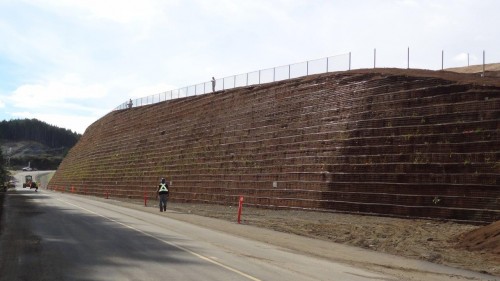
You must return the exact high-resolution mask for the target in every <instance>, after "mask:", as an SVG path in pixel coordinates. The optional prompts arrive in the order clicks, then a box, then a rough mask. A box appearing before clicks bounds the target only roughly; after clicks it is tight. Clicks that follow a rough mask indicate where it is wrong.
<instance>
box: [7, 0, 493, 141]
mask: <svg viewBox="0 0 500 281" xmlns="http://www.w3.org/2000/svg"><path fill="white" fill-rule="evenodd" d="M498 11H500V1H495V0H481V1H478V0H429V1H425V0H422V1H417V0H364V1H361V0H358V1H356V0H353V1H350V0H331V1H321V0H317V1H315V0H290V1H285V0H252V1H248V0H217V1H216V0H213V1H208V0H206V1H203V0H182V1H181V0H174V1H168V0H137V1H136V0H127V1H123V0H82V1H69V0H68V1H66V0H36V1H35V0H34V1H30V0H0V42H1V44H0V120H10V119H16V118H37V119H39V120H42V121H45V122H47V123H49V124H53V125H56V126H59V127H63V128H67V129H70V130H72V131H76V132H78V133H83V132H84V131H85V129H86V127H87V126H88V125H90V124H91V123H93V122H94V121H96V120H98V119H99V118H101V117H102V116H104V115H105V114H107V113H108V112H110V111H111V110H113V109H114V108H115V107H116V106H118V105H119V104H121V103H123V102H125V101H126V100H128V99H129V98H132V99H135V98H139V97H143V96H149V95H152V94H157V93H160V92H163V91H167V90H170V89H177V88H181V87H184V86H189V85H193V84H197V83H201V82H204V81H208V80H210V78H211V77H212V76H215V77H217V78H219V77H225V76H230V75H234V74H240V73H246V72H250V71H254V70H258V69H265V68H269V67H273V66H281V65H287V64H291V63H295V62H301V61H305V60H311V59H316V58H321V57H327V56H333V55H337V54H344V53H348V52H351V53H352V67H353V68H369V67H372V66H373V49H374V48H376V49H377V67H401V68H406V53H407V48H408V47H410V66H411V67H412V68H425V69H440V68H441V50H444V51H445V67H455V66H465V65H467V53H469V55H470V64H480V63H481V62H482V51H483V50H485V51H486V62H487V63H498V62H500V31H498V27H499V26H500V17H498Z"/></svg>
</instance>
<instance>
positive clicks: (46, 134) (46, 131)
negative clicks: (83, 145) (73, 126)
mask: <svg viewBox="0 0 500 281" xmlns="http://www.w3.org/2000/svg"><path fill="white" fill-rule="evenodd" d="M80 136H81V135H80V134H78V133H76V132H72V131H71V130H68V129H64V128H59V127H56V126H53V125H49V124H47V123H45V122H42V121H40V120H37V119H15V120H10V121H5V120H4V121H2V122H0V139H4V140H12V141H27V140H31V141H36V142H39V143H42V144H44V145H46V146H48V147H51V148H58V147H68V148H71V147H73V146H74V145H75V144H76V143H77V142H78V140H79V139H80Z"/></svg>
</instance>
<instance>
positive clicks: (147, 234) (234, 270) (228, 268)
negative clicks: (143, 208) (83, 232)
mask: <svg viewBox="0 0 500 281" xmlns="http://www.w3.org/2000/svg"><path fill="white" fill-rule="evenodd" d="M56 200H58V201H61V202H63V203H66V204H68V205H71V206H74V207H76V208H79V209H82V210H84V211H86V212H89V213H91V214H94V215H97V216H100V217H103V218H105V219H107V220H110V221H112V222H115V223H117V224H120V225H122V226H124V227H127V228H130V229H132V230H135V231H137V232H139V233H142V234H144V235H146V236H149V237H151V238H154V239H156V240H158V241H161V242H163V243H165V244H167V245H170V246H172V247H175V248H177V249H180V250H182V251H185V252H187V253H190V254H191V255H193V256H195V257H197V258H199V259H202V260H204V261H207V262H209V263H212V264H215V265H218V266H220V267H222V268H225V269H227V270H229V271H232V272H234V273H236V274H239V275H241V276H243V277H246V278H248V279H250V280H253V281H262V280H261V279H258V278H256V277H253V276H251V275H248V274H246V273H244V272H241V271H239V270H237V269H236V268H232V267H230V266H227V265H225V264H222V263H220V262H218V261H215V260H213V259H211V258H209V257H205V256H203V255H201V254H198V253H195V252H193V251H191V250H189V249H186V248H184V247H182V246H179V245H176V244H174V243H171V242H168V241H165V240H163V239H160V238H158V237H156V236H154V235H151V234H149V233H146V232H144V231H142V230H140V229H138V228H135V227H133V226H130V225H126V224H124V223H122V222H119V221H117V220H114V219H112V218H109V217H106V216H104V215H101V214H98V213H96V212H93V211H91V210H89V209H86V208H84V207H81V206H78V205H75V204H73V203H70V202H68V201H65V200H62V199H57V198H56Z"/></svg>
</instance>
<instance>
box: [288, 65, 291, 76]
mask: <svg viewBox="0 0 500 281" xmlns="http://www.w3.org/2000/svg"><path fill="white" fill-rule="evenodd" d="M290 77H291V76H290V65H288V79H289V80H290Z"/></svg>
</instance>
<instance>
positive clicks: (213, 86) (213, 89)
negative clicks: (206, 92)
mask: <svg viewBox="0 0 500 281" xmlns="http://www.w3.org/2000/svg"><path fill="white" fill-rule="evenodd" d="M212 93H215V78H214V77H212Z"/></svg>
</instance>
